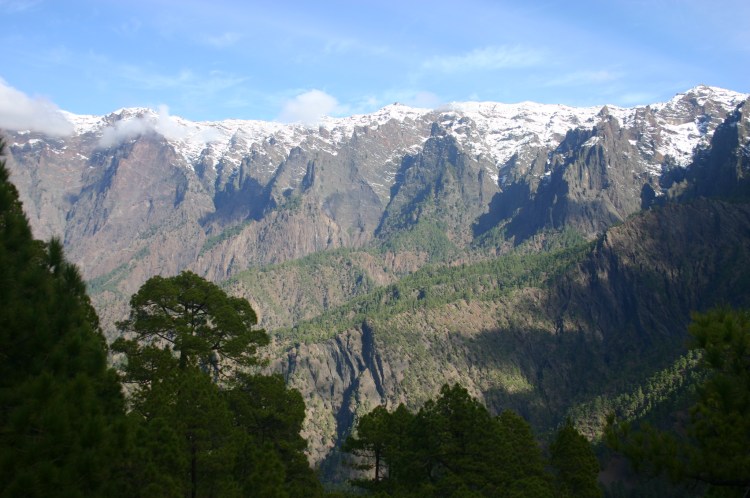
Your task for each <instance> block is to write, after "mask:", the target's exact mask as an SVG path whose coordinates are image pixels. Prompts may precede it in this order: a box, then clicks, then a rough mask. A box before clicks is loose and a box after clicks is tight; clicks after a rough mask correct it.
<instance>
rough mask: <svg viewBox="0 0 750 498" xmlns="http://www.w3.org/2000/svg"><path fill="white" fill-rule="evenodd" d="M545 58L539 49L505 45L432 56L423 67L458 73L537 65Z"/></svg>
mask: <svg viewBox="0 0 750 498" xmlns="http://www.w3.org/2000/svg"><path fill="white" fill-rule="evenodd" d="M543 60H544V57H543V54H542V53H541V52H539V51H537V50H533V49H530V48H526V47H521V46H518V45H513V46H508V45H504V46H500V47H496V46H491V47H484V48H478V49H475V50H472V51H471V52H468V53H466V54H463V55H443V56H437V57H432V58H431V59H428V60H427V61H425V62H424V63H423V64H422V68H423V69H426V70H434V71H440V72H443V73H457V72H463V71H476V70H492V69H507V68H516V67H528V66H535V65H538V64H541V63H542V62H543Z"/></svg>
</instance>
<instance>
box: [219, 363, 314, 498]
mask: <svg viewBox="0 0 750 498" xmlns="http://www.w3.org/2000/svg"><path fill="white" fill-rule="evenodd" d="M226 394H227V396H228V399H229V407H230V409H231V412H232V416H233V421H234V425H235V428H236V431H235V436H234V437H235V438H236V442H237V443H238V445H239V449H238V456H237V465H236V467H235V469H234V472H235V478H236V480H237V482H238V483H239V485H240V486H241V487H242V489H243V495H244V496H275V495H274V494H270V491H268V490H269V489H270V485H271V484H270V483H272V482H276V481H278V482H279V485H278V490H277V491H274V493H276V492H278V493H283V494H282V495H279V496H289V497H300V498H302V497H308V496H309V497H315V496H319V495H322V493H323V489H322V486H321V485H320V482H319V481H318V479H317V476H316V475H315V473H314V472H313V470H312V469H311V468H310V464H309V462H308V461H307V457H306V456H305V453H304V451H305V449H306V447H307V442H306V441H305V440H304V439H303V438H302V436H300V431H301V430H302V423H303V422H304V420H305V403H304V401H303V400H302V395H301V394H300V393H299V391H296V390H293V389H289V388H288V387H287V386H286V384H285V383H284V379H283V378H282V377H281V376H280V375H271V376H266V375H252V376H251V375H242V376H240V377H239V379H238V380H237V382H236V383H235V386H234V387H233V388H232V389H231V390H229V391H228V392H227V393H226ZM258 483H263V489H266V490H267V491H264V492H262V493H261V492H257V489H258V488H257V486H258ZM254 490H256V491H254Z"/></svg>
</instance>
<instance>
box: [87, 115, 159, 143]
mask: <svg viewBox="0 0 750 498" xmlns="http://www.w3.org/2000/svg"><path fill="white" fill-rule="evenodd" d="M153 130H154V125H153V123H151V122H150V120H149V119H148V118H146V117H143V116H141V117H136V118H129V119H123V120H120V121H117V122H116V123H115V124H114V125H112V126H108V127H107V128H105V129H104V130H103V131H102V136H101V138H100V139H99V147H103V148H108V147H114V146H115V145H118V144H120V143H122V142H126V141H128V140H132V139H134V138H136V137H139V136H141V135H143V134H144V133H147V132H150V131H153Z"/></svg>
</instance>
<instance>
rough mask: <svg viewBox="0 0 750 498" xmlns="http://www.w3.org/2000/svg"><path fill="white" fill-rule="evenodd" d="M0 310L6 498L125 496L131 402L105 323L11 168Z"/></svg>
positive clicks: (1, 169)
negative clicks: (22, 196) (34, 225)
mask: <svg viewBox="0 0 750 498" xmlns="http://www.w3.org/2000/svg"><path fill="white" fill-rule="evenodd" d="M1 149H2V145H1V144H0V150H1ZM0 302H2V306H0V496H3V497H5V496H8V497H10V496H24V497H44V496H118V489H117V486H116V484H114V483H117V482H118V481H119V478H118V476H119V475H120V474H119V472H120V470H121V468H122V465H123V463H124V459H125V456H124V455H123V454H122V451H121V448H122V447H123V446H125V443H126V439H127V433H126V425H125V413H124V402H123V401H124V400H123V396H122V394H121V391H120V384H119V382H118V379H117V376H116V374H115V373H114V371H113V370H111V369H110V368H108V366H107V356H106V354H107V353H106V351H107V349H106V344H105V342H104V337H103V335H102V333H101V330H100V329H99V322H98V318H97V316H96V313H95V312H94V309H93V307H92V306H91V304H90V302H89V299H88V297H87V295H86V292H85V285H84V283H83V281H82V279H81V277H80V274H79V272H78V269H77V268H76V267H75V266H74V265H72V264H71V263H69V262H67V261H66V260H65V257H64V254H63V250H62V244H61V243H60V241H59V240H54V239H53V240H52V241H50V242H49V243H44V242H41V241H38V240H34V239H33V237H32V234H31V229H30V227H29V224H28V221H27V219H26V217H25V216H24V214H23V211H22V209H21V202H20V201H19V199H18V193H17V191H16V189H15V187H14V186H13V185H12V184H11V183H10V182H9V175H8V170H7V169H6V168H5V164H4V161H2V162H0Z"/></svg>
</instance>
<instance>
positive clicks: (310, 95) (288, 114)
mask: <svg viewBox="0 0 750 498" xmlns="http://www.w3.org/2000/svg"><path fill="white" fill-rule="evenodd" d="M341 111H342V108H341V106H340V105H339V103H338V101H337V100H336V98H335V97H333V96H331V95H328V94H327V93H325V92H323V91H321V90H310V91H308V92H305V93H301V94H299V95H297V96H296V97H294V98H293V99H290V100H287V101H286V102H285V103H284V107H283V108H282V109H281V114H280V115H279V117H278V118H277V119H278V120H279V121H281V122H284V123H303V124H307V125H312V124H315V123H317V122H319V121H320V120H321V119H322V118H323V117H324V116H330V115H331V114H333V113H337V112H341Z"/></svg>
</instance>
